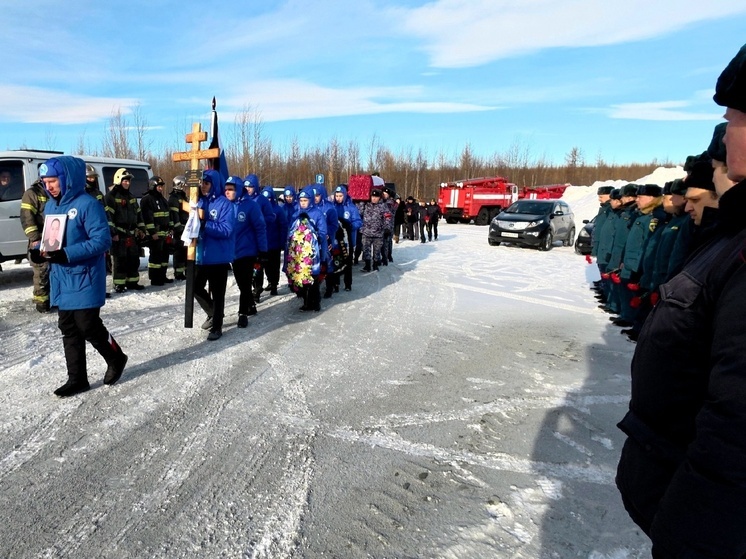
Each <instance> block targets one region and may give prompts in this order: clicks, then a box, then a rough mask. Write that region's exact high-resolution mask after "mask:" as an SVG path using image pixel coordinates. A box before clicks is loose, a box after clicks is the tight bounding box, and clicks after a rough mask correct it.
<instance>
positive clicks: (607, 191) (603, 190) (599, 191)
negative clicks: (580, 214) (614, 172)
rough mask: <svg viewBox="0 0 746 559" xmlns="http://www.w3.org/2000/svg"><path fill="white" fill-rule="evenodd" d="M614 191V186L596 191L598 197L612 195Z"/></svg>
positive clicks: (602, 187) (599, 188) (603, 187)
mask: <svg viewBox="0 0 746 559" xmlns="http://www.w3.org/2000/svg"><path fill="white" fill-rule="evenodd" d="M612 190H614V187H613V186H599V187H598V190H596V195H598V196H604V195H606V194H611V191H612Z"/></svg>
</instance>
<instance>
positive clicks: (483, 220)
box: [474, 208, 490, 225]
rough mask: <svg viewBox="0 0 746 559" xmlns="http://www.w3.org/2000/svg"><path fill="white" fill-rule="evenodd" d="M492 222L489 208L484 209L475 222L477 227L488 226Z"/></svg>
mask: <svg viewBox="0 0 746 559" xmlns="http://www.w3.org/2000/svg"><path fill="white" fill-rule="evenodd" d="M489 222H490V211H489V210H488V209H487V208H482V209H481V210H479V213H478V214H477V219H475V220H474V224H475V225H487V224H488V223H489Z"/></svg>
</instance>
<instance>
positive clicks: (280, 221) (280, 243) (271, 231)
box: [262, 186, 288, 250]
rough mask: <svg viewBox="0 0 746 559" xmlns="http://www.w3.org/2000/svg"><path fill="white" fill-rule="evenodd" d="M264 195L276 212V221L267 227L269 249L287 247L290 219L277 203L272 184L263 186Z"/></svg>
mask: <svg viewBox="0 0 746 559" xmlns="http://www.w3.org/2000/svg"><path fill="white" fill-rule="evenodd" d="M262 196H263V197H264V198H266V199H267V200H269V203H270V206H271V208H272V212H273V213H274V214H275V222H274V223H273V224H272V225H270V226H269V227H267V246H268V249H269V250H282V249H284V248H285V240H286V239H287V235H288V220H287V217H285V211H284V210H283V209H282V208H281V207H280V204H278V203H277V198H276V197H275V191H274V189H273V188H272V187H271V186H265V187H264V188H262Z"/></svg>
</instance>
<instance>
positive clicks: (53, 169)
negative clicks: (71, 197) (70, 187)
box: [39, 157, 67, 194]
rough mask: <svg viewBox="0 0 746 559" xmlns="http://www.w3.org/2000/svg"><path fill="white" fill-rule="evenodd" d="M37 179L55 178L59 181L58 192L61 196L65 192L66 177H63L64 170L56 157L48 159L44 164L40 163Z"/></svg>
mask: <svg viewBox="0 0 746 559" xmlns="http://www.w3.org/2000/svg"><path fill="white" fill-rule="evenodd" d="M39 177H41V178H42V179H44V178H52V177H57V178H58V179H59V181H60V192H61V193H62V194H64V193H65V191H66V190H67V177H66V175H65V168H64V167H63V166H62V163H60V160H59V159H57V158H56V157H53V158H52V159H48V160H47V162H46V163H42V164H41V166H40V167H39Z"/></svg>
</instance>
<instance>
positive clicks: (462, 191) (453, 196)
mask: <svg viewBox="0 0 746 559" xmlns="http://www.w3.org/2000/svg"><path fill="white" fill-rule="evenodd" d="M568 186H569V185H567V184H552V185H546V186H532V187H522V188H519V187H518V186H516V185H515V184H513V183H512V182H509V181H508V179H506V178H505V177H480V178H476V179H464V180H459V181H454V182H444V183H441V184H440V191H439V192H438V205H439V206H440V211H441V212H442V213H443V216H444V217H445V220H446V222H447V223H457V222H461V223H469V222H470V221H471V220H472V219H473V220H474V223H476V224H477V225H487V224H488V223H489V222H490V221H492V218H494V217H495V216H496V215H497V214H499V213H500V212H501V211H502V210H504V209H505V208H507V207H508V206H510V204H512V203H513V202H515V201H516V200H519V199H521V198H538V199H546V198H561V197H562V194H563V193H564V192H565V189H566V188H567V187H568Z"/></svg>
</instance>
